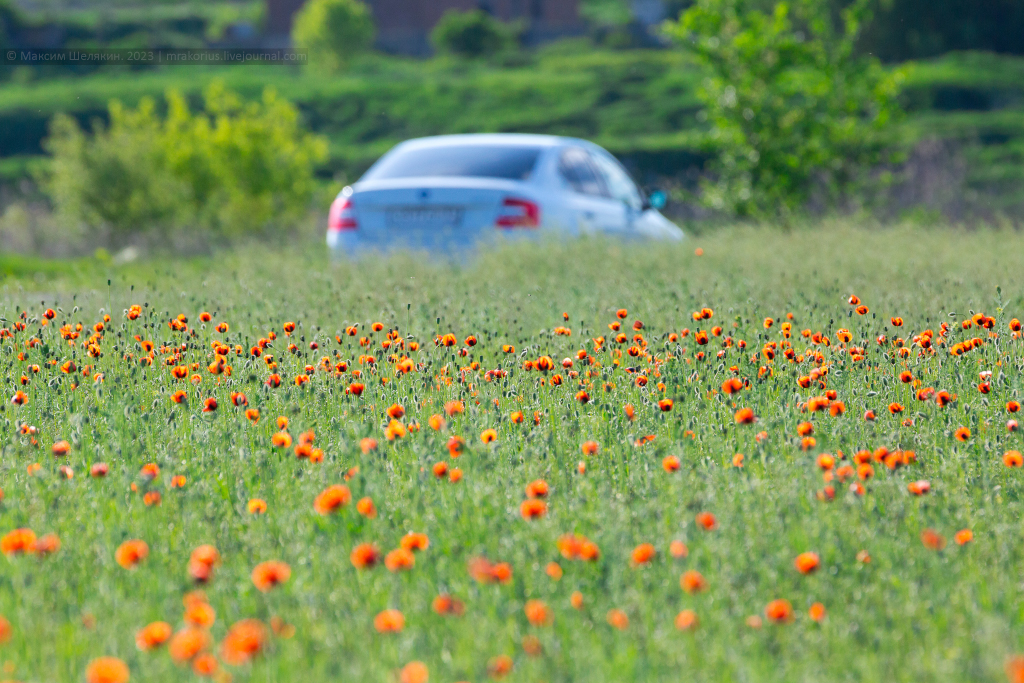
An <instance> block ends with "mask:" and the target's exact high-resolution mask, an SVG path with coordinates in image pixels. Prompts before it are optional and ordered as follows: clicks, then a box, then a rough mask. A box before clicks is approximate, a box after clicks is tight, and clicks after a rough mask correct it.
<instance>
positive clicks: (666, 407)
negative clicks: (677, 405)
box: [658, 398, 672, 413]
mask: <svg viewBox="0 0 1024 683" xmlns="http://www.w3.org/2000/svg"><path fill="white" fill-rule="evenodd" d="M658 409H659V410H661V412H663V413H667V412H669V411H671V410H672V399H670V398H663V399H661V400H660V401H658Z"/></svg>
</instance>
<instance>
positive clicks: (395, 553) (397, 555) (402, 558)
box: [384, 548, 416, 572]
mask: <svg viewBox="0 0 1024 683" xmlns="http://www.w3.org/2000/svg"><path fill="white" fill-rule="evenodd" d="M415 565H416V557H415V556H414V555H413V554H412V551H410V550H407V549H405V548H396V549H395V550H392V551H391V552H390V553H388V554H387V555H386V556H385V557H384V566H385V567H387V568H388V571H392V572H400V571H403V570H408V569H412V568H413V567H414V566H415Z"/></svg>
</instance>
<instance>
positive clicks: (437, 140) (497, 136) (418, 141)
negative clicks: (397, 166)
mask: <svg viewBox="0 0 1024 683" xmlns="http://www.w3.org/2000/svg"><path fill="white" fill-rule="evenodd" d="M467 143H473V144H477V145H503V146H508V145H522V146H524V147H560V146H563V145H565V144H592V143H587V142H586V141H584V140H578V139H576V138H566V137H561V136H558V135H534V134H529V133H468V134H462V135H435V136H431V137H426V138H414V139H412V140H406V141H405V142H403V143H401V144H400V145H399V146H400V147H403V148H409V147H419V148H424V147H446V146H449V145H464V144H467Z"/></svg>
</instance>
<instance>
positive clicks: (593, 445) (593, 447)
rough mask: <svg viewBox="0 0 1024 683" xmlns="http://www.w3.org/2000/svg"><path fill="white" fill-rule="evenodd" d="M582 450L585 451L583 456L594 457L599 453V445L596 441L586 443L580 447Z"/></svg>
mask: <svg viewBox="0 0 1024 683" xmlns="http://www.w3.org/2000/svg"><path fill="white" fill-rule="evenodd" d="M580 450H581V451H583V455H594V454H595V453H597V451H598V445H597V442H596V441H584V442H583V444H582V445H580Z"/></svg>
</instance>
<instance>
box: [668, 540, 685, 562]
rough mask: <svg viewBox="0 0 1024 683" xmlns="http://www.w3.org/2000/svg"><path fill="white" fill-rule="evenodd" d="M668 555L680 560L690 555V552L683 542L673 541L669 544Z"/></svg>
mask: <svg viewBox="0 0 1024 683" xmlns="http://www.w3.org/2000/svg"><path fill="white" fill-rule="evenodd" d="M668 554H669V555H671V556H672V557H674V558H676V559H677V560H678V559H682V558H684V557H686V556H687V555H689V554H690V550H689V548H687V547H686V544H685V543H683V542H682V541H672V542H671V543H669V544H668Z"/></svg>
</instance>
